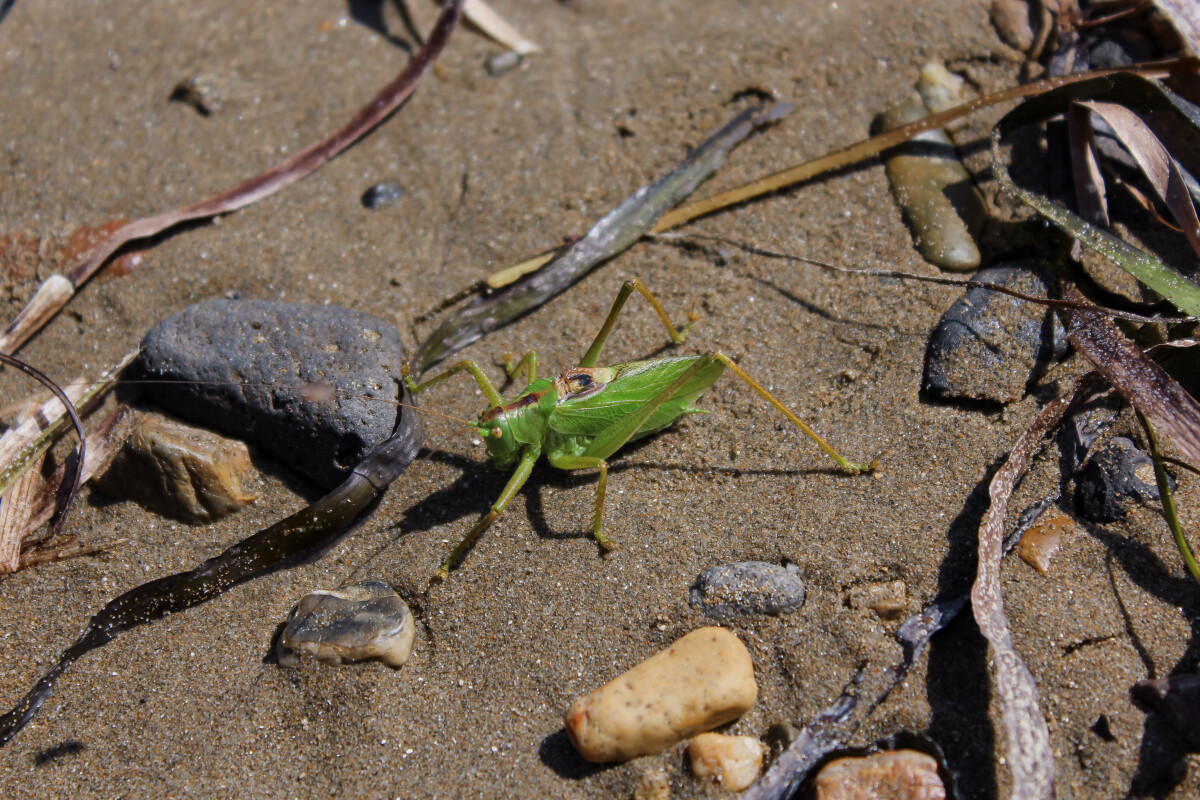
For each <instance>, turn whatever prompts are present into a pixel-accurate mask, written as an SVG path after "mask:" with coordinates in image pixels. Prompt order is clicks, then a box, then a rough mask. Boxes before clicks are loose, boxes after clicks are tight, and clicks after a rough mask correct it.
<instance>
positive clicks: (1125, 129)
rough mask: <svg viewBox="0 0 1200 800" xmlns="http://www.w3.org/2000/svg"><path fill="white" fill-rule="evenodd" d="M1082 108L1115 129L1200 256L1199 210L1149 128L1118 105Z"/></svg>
mask: <svg viewBox="0 0 1200 800" xmlns="http://www.w3.org/2000/svg"><path fill="white" fill-rule="evenodd" d="M1079 105H1081V106H1083V107H1084V108H1086V109H1088V110H1090V111H1091V112H1092V113H1094V114H1098V115H1100V116H1101V117H1103V118H1104V121H1105V122H1107V123H1108V124H1109V125H1111V126H1112V128H1113V130H1114V131H1115V132H1116V134H1117V137H1118V138H1119V139H1120V140H1121V142H1122V143H1123V144H1124V145H1125V147H1126V148H1127V149H1128V150H1129V152H1130V153H1132V154H1133V157H1134V159H1136V160H1137V162H1138V166H1139V167H1141V168H1142V173H1143V174H1144V175H1145V176H1146V178H1147V179H1148V180H1149V181H1150V185H1151V186H1153V187H1154V191H1155V192H1157V193H1158V196H1159V198H1161V199H1162V201H1163V203H1165V204H1166V206H1167V208H1168V209H1170V210H1171V213H1172V214H1173V215H1174V217H1175V219H1176V220H1177V221H1178V222H1179V226H1180V227H1181V228H1183V235H1184V236H1186V237H1187V240H1188V242H1189V243H1190V244H1191V245H1192V249H1194V250H1195V251H1196V253H1197V255H1200V220H1198V219H1197V218H1196V207H1195V206H1194V205H1192V197H1191V195H1190V194H1188V190H1187V185H1186V184H1185V183H1184V181H1183V175H1182V174H1181V173H1180V171H1179V166H1178V164H1176V163H1175V159H1173V158H1172V157H1171V154H1170V153H1168V152H1167V148H1165V147H1164V146H1163V144H1162V142H1160V141H1159V140H1158V137H1157V136H1155V135H1154V132H1153V131H1152V130H1150V126H1148V125H1147V124H1146V123H1145V122H1142V120H1141V118H1140V117H1138V115H1137V114H1135V113H1134V112H1133V111H1130V110H1129V109H1128V108H1125V107H1124V106H1120V105H1117V104H1116V103H1100V102H1095V101H1092V102H1083V103H1080V104H1079Z"/></svg>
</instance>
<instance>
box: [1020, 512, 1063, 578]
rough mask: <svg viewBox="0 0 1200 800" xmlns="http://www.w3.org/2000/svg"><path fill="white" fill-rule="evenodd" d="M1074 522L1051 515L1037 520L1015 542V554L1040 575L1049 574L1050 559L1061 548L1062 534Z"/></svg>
mask: <svg viewBox="0 0 1200 800" xmlns="http://www.w3.org/2000/svg"><path fill="white" fill-rule="evenodd" d="M1073 527H1074V523H1073V522H1071V520H1070V519H1069V518H1067V517H1063V516H1057V515H1055V516H1052V517H1049V518H1048V519H1044V520H1038V521H1037V524H1035V525H1034V526H1033V527H1031V528H1030V529H1029V530H1027V531H1025V533H1024V534H1022V536H1021V541H1020V543H1019V544H1017V555H1019V556H1020V557H1021V560H1022V561H1024V562H1025V563H1026V564H1028V565H1029V566H1031V567H1033V568H1034V569H1036V570H1037V571H1038V572H1039V573H1041V574H1042V575H1049V574H1050V560H1051V559H1053V558H1054V555H1055V554H1056V553H1057V552H1058V551H1059V549H1060V548H1062V539H1063V536H1064V535H1065V534H1066V533H1068V532H1070V530H1071V528H1073Z"/></svg>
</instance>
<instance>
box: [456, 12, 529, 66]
mask: <svg viewBox="0 0 1200 800" xmlns="http://www.w3.org/2000/svg"><path fill="white" fill-rule="evenodd" d="M463 16H465V17H466V18H467V22H470V23H471V24H472V25H474V26H475V27H476V28H478V29H479V30H481V31H482V32H483V33H484V34H486V35H487V36H488V37H490V38H491V39H493V40H495V41H496V42H498V43H499V44H502V45H504V46H505V47H507V48H508V49H509V50H512V51H514V52H517V53H520V54H521V55H523V56H527V55H529V54H530V53H540V52H542V48H541V47H539V46H538V44H537V42H535V41H532V40H531V39H527V38H525V37H524V36H522V35H521V34H520V32H519V31H518V30H517V29H516V28H514V27H513V26H512V25H511V24H509V22H508V20H506V19H505V18H504V17H502V16H500V15H499V14H498V13H497V12H496V9H494V8H492V7H491V6H489V5H488V4H487V3H485V2H483V0H467V2H466V6H465V7H464V8H463Z"/></svg>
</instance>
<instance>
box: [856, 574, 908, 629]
mask: <svg viewBox="0 0 1200 800" xmlns="http://www.w3.org/2000/svg"><path fill="white" fill-rule="evenodd" d="M849 601H850V607H851V608H853V609H855V610H859V609H864V608H867V609H870V610H871V611H874V612H875V614H876V616H878V617H879V618H880V619H886V620H892V619H899V618H900V616H901V615H902V614H903V613H904V611H905V609H906V607H907V601H908V587H907V586H905V585H904V581H876V582H873V583H864V584H862V585H860V586H855V587H853V588H851V589H850V596H849Z"/></svg>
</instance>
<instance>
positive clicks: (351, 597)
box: [276, 581, 416, 667]
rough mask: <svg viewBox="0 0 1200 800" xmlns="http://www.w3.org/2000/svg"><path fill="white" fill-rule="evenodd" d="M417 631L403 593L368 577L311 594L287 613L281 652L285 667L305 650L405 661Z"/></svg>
mask: <svg viewBox="0 0 1200 800" xmlns="http://www.w3.org/2000/svg"><path fill="white" fill-rule="evenodd" d="M415 635H416V625H415V623H414V621H413V615H412V612H411V611H409V609H408V604H407V603H405V602H404V601H403V600H402V599H401V598H400V595H398V594H396V593H395V592H394V591H392V588H391V587H390V586H388V585H387V584H386V583H383V582H382V581H364V582H363V583H351V584H349V585H346V586H343V587H342V588H340V589H337V590H335V591H316V592H313V593H312V594H309V595H306V596H305V597H304V598H303V599H302V600H301V601H300V603H299V604H298V605H297V606H296V608H295V610H293V611H292V614H291V616H290V617H288V624H287V627H285V628H284V629H283V633H282V634H280V636H279V645H278V647H277V648H276V653H277V655H278V657H279V664H280V665H281V666H284V667H294V666H296V665H297V664H298V663H299V658H298V654H301V653H302V654H305V655H310V656H314V657H315V658H316V659H317V660H318V661H321V662H323V663H326V664H343V663H346V662H351V661H364V660H366V659H369V658H377V659H379V660H380V661H382V662H383V663H385V664H387V665H388V666H389V667H401V666H403V665H404V663H405V662H406V661H408V657H409V655H410V654H411V653H412V648H413V639H414V637H415Z"/></svg>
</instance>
